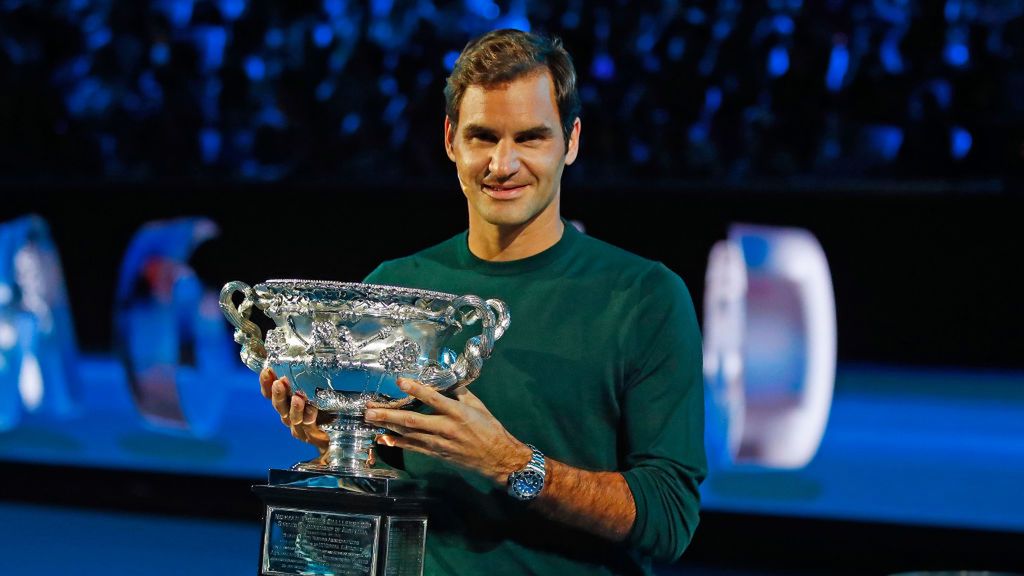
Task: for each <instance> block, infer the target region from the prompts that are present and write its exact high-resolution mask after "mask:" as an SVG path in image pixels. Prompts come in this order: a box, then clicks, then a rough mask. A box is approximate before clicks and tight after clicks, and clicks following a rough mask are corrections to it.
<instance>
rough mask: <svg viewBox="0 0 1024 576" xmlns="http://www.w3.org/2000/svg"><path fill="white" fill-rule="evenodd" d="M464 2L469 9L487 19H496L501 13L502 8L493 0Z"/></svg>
mask: <svg viewBox="0 0 1024 576" xmlns="http://www.w3.org/2000/svg"><path fill="white" fill-rule="evenodd" d="M463 3H464V5H465V6H466V9H467V10H469V11H470V12H472V13H474V14H476V15H477V16H480V17H481V18H485V19H487V20H494V19H495V18H497V17H498V16H500V15H501V8H498V5H497V4H495V3H494V2H492V1H491V0H464V2H463Z"/></svg>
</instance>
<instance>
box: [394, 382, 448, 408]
mask: <svg viewBox="0 0 1024 576" xmlns="http://www.w3.org/2000/svg"><path fill="white" fill-rule="evenodd" d="M398 387H399V389H401V390H402V392H405V393H406V394H408V395H410V396H412V397H414V398H416V399H418V400H419V401H420V402H423V403H424V404H426V405H427V406H430V407H431V408H433V409H434V410H436V411H437V412H439V413H441V414H450V413H451V412H452V410H453V409H455V407H456V406H457V405H458V403H457V402H456V401H455V400H452V399H451V398H445V397H444V396H443V395H442V394H441V393H440V392H438V391H437V390H434V389H433V388H431V387H430V386H426V385H424V384H422V383H420V382H417V381H415V380H413V379H411V378H399V379H398Z"/></svg>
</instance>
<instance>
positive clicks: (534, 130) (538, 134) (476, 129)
mask: <svg viewBox="0 0 1024 576" xmlns="http://www.w3.org/2000/svg"><path fill="white" fill-rule="evenodd" d="M553 134H554V131H553V130H552V129H551V128H549V127H548V126H544V125H539V126H533V127H531V128H527V129H526V130H520V131H519V132H516V134H515V137H516V139H519V138H524V137H525V138H550V137H551V136H552V135H553ZM463 135H464V137H465V138H467V139H469V138H476V137H480V136H492V137H495V136H497V132H496V131H495V130H493V129H492V128H488V127H487V126H483V125H481V124H466V127H465V128H463Z"/></svg>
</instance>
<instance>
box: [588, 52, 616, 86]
mask: <svg viewBox="0 0 1024 576" xmlns="http://www.w3.org/2000/svg"><path fill="white" fill-rule="evenodd" d="M590 73H591V74H592V75H593V76H594V78H597V79H598V80H611V79H612V78H613V77H614V76H615V61H614V60H612V57H611V56H609V55H608V54H607V53H601V54H598V55H597V56H595V57H594V62H593V63H592V64H591V65H590Z"/></svg>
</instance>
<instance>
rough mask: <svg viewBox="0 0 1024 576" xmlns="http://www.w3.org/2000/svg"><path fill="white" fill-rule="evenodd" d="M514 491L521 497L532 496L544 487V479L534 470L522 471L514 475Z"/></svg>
mask: <svg viewBox="0 0 1024 576" xmlns="http://www.w3.org/2000/svg"><path fill="white" fill-rule="evenodd" d="M514 484H515V490H516V492H518V493H520V494H522V495H523V496H533V495H535V494H537V493H538V492H540V489H541V488H543V487H544V477H543V476H541V475H540V474H538V473H537V472H536V471H534V470H523V471H522V473H520V474H518V475H516V479H515V483H514Z"/></svg>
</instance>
